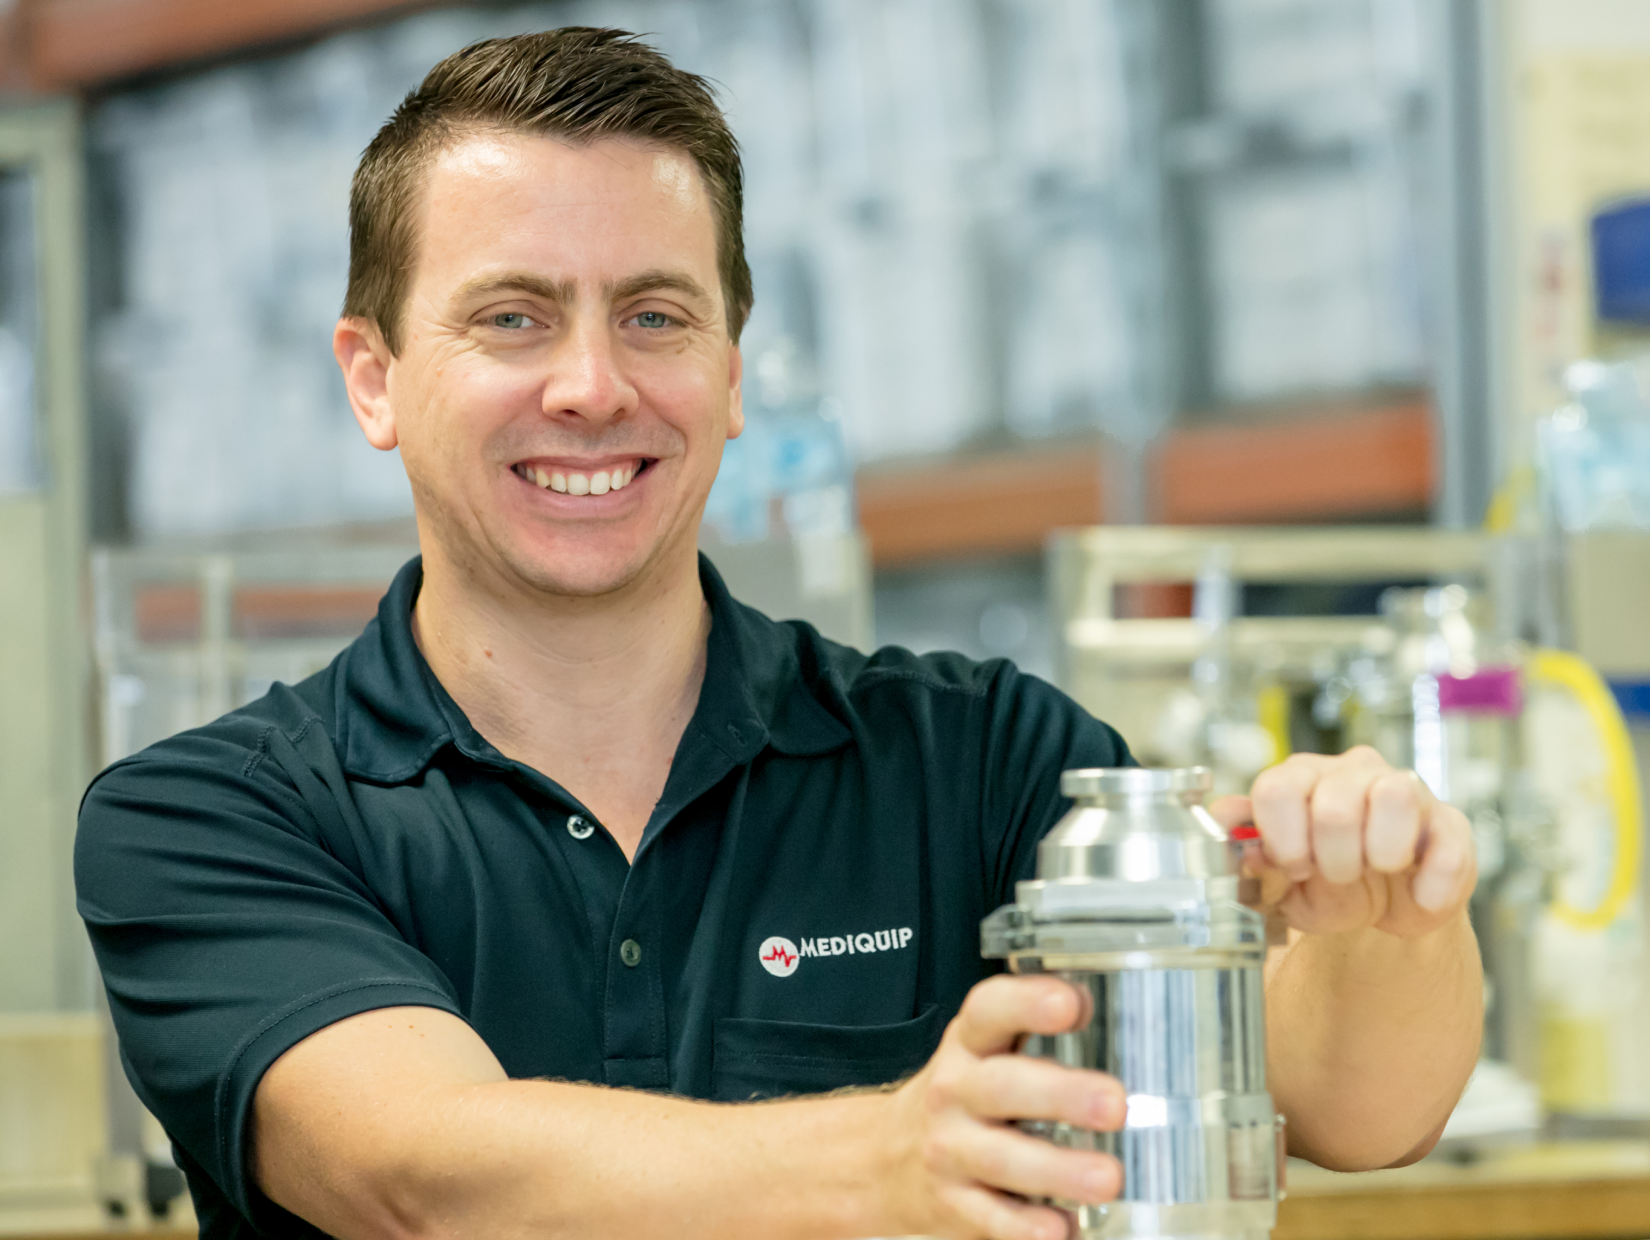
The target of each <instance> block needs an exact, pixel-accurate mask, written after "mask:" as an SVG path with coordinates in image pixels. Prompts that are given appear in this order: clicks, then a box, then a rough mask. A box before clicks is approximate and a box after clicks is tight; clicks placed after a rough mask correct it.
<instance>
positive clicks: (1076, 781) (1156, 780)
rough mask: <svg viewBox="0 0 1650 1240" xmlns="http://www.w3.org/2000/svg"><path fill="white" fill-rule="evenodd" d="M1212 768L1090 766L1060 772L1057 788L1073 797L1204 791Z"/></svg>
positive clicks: (1075, 799)
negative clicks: (1084, 768)
mask: <svg viewBox="0 0 1650 1240" xmlns="http://www.w3.org/2000/svg"><path fill="white" fill-rule="evenodd" d="M1213 786H1214V772H1213V771H1211V770H1210V769H1209V768H1208V767H1206V766H1182V767H1173V768H1157V769H1150V768H1147V767H1138V766H1119V767H1090V768H1088V769H1087V770H1077V771H1066V772H1064V773H1063V774H1062V775H1061V776H1060V792H1061V793H1062V794H1063V795H1065V796H1068V797H1070V798H1072V800H1074V801H1077V800H1082V801H1087V800H1094V799H1106V798H1110V797H1140V796H1165V795H1167V796H1181V795H1183V794H1185V793H1189V792H1195V793H1207V792H1208V791H1209V789H1210V788H1212V787H1213Z"/></svg>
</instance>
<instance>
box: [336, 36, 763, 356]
mask: <svg viewBox="0 0 1650 1240" xmlns="http://www.w3.org/2000/svg"><path fill="white" fill-rule="evenodd" d="M488 130H502V131H505V132H516V133H531V134H545V135H549V136H553V137H558V138H565V139H567V140H569V141H573V142H595V141H598V140H600V139H603V138H629V139H632V140H634V141H639V142H647V143H652V144H655V145H658V146H663V147H668V148H670V149H672V150H678V151H681V152H683V153H684V154H687V155H689V156H691V157H692V158H693V161H694V163H695V164H697V165H698V167H699V174H700V176H702V177H703V178H704V182H705V190H706V192H707V194H708V195H709V197H710V206H711V212H712V214H713V216H714V218H715V223H716V263H717V269H718V274H719V275H720V277H721V282H722V299H723V301H724V302H725V303H726V310H727V323H728V334H729V335H730V336H732V337H733V339H734V341H735V342H737V341H738V339H739V333H740V331H741V330H742V329H743V328H744V326H745V320H746V318H747V317H749V315H750V311H751V302H752V299H753V296H752V291H751V273H750V267H749V266H748V265H747V264H746V262H745V241H744V206H743V199H744V171H743V169H742V167H741V165H740V162H739V144H738V142H737V141H735V139H734V136H733V131H732V130H730V129H729V128H728V122H727V119H726V118H725V117H724V116H723V115H722V110H721V109H720V108H719V107H717V105H716V96H715V94H714V92H713V91H712V89H711V86H710V84H709V83H708V82H707V81H705V79H704V78H702V77H699V76H698V75H697V74H693V73H687V72H684V71H683V70H681V69H678V68H676V67H675V66H674V65H672V64H671V63H670V61H668V60H667V59H665V57H664V56H663V55H661V54H660V53H659V52H658V51H656V50H655V49H654V48H652V47H649V46H648V45H647V44H646V43H643V42H642V41H641V40H640V39H639V38H637V37H636V36H635V35H633V34H629V33H627V32H625V31H623V30H603V29H597V28H595V27H590V26H567V27H564V28H562V29H560V30H547V31H543V32H541V33H537V34H523V35H517V36H515V37H513V38H509V39H485V40H483V41H482V42H480V43H473V44H471V45H470V46H469V47H467V48H465V49H464V50H463V51H461V52H455V53H454V54H453V55H451V56H449V57H447V59H445V60H443V61H442V62H441V63H440V64H438V65H436V67H435V68H433V69H431V70H430V72H429V75H428V76H427V77H425V79H424V81H423V84H422V85H420V86H419V88H418V89H417V90H415V91H413V92H412V93H411V94H409V95H408V96H407V97H406V98H405V99H404V100H402V101H401V106H400V107H398V108H397V109H396V110H395V115H394V116H392V117H390V119H389V120H388V121H387V122H386V123H385V125H384V127H383V128H382V129H380V130H379V131H378V136H377V137H375V138H374V139H373V140H372V142H371V144H370V145H368V147H367V149H366V151H365V152H364V153H363V154H362V156H361V163H360V165H359V166H358V167H357V168H356V170H355V179H354V180H353V181H352V182H351V184H350V199H349V234H350V237H349V288H348V290H347V291H346V292H345V294H344V314H345V315H346V316H349V317H357V318H363V319H370V320H372V321H373V322H374V323H376V324H377V325H378V330H379V331H380V332H381V333H383V336H384V341H385V343H386V344H387V345H388V346H389V348H390V352H392V353H399V352H400V351H401V328H402V320H403V317H404V315H405V310H406V301H407V285H408V281H409V280H410V279H411V276H412V270H413V263H414V258H415V254H414V251H415V247H416V244H417V235H416V224H415V216H416V212H417V206H418V191H419V189H420V186H421V184H422V181H423V178H424V173H425V171H426V170H427V169H428V167H429V165H430V162H431V160H433V159H434V158H435V156H436V155H437V154H438V153H439V152H441V151H442V150H444V149H446V148H447V147H449V146H451V145H452V144H453V143H454V142H455V141H457V140H458V139H460V138H461V137H463V136H464V135H466V134H467V133H473V132H485V131H488Z"/></svg>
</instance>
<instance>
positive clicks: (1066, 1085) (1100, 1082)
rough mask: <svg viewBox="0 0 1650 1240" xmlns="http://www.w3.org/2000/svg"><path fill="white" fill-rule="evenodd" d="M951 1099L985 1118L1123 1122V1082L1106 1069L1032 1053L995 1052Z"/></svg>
mask: <svg viewBox="0 0 1650 1240" xmlns="http://www.w3.org/2000/svg"><path fill="white" fill-rule="evenodd" d="M950 1099H951V1100H952V1101H954V1102H956V1103H957V1104H958V1105H960V1106H962V1107H963V1108H964V1109H965V1110H967V1111H968V1112H969V1113H970V1114H971V1115H974V1116H976V1117H978V1118H980V1119H989V1120H1013V1119H1040V1120H1058V1121H1060V1122H1061V1123H1066V1124H1074V1125H1076V1126H1077V1127H1079V1128H1091V1129H1098V1130H1110V1129H1114V1128H1120V1127H1122V1125H1123V1117H1124V1114H1125V1113H1126V1112H1127V1109H1128V1099H1127V1098H1126V1097H1125V1096H1124V1093H1123V1084H1122V1082H1121V1081H1119V1080H1117V1078H1116V1077H1112V1076H1107V1075H1106V1074H1105V1073H1103V1072H1085V1071H1080V1070H1077V1069H1074V1068H1067V1067H1063V1066H1061V1065H1060V1064H1057V1063H1054V1062H1053V1061H1051V1060H1047V1059H1037V1058H1034V1057H1032V1056H1027V1055H994V1056H992V1057H991V1058H989V1059H985V1060H982V1061H981V1062H980V1064H979V1065H978V1066H977V1067H976V1068H975V1069H974V1071H972V1072H970V1073H968V1074H967V1075H966V1076H963V1077H960V1078H959V1079H958V1080H957V1081H956V1082H955V1083H954V1084H953V1085H951V1086H950Z"/></svg>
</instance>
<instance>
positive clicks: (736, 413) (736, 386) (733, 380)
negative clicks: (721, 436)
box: [728, 345, 745, 439]
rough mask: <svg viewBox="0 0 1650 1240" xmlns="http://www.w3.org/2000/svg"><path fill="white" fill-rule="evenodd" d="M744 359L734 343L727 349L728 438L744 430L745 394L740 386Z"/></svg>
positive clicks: (743, 374) (737, 436)
mask: <svg viewBox="0 0 1650 1240" xmlns="http://www.w3.org/2000/svg"><path fill="white" fill-rule="evenodd" d="M744 377H745V359H744V357H743V356H742V355H741V354H740V352H739V346H738V345H734V346H732V347H731V348H730V349H729V350H728V438H729V439H738V438H739V436H740V435H741V434H743V433H744V430H745V396H744V389H743V388H742V387H741V383H742V382H743V380H744Z"/></svg>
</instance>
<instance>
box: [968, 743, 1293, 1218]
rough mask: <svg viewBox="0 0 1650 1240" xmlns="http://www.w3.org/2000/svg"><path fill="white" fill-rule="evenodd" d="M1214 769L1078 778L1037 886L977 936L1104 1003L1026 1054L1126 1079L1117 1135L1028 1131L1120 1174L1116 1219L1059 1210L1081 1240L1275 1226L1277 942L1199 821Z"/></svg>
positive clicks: (1103, 1211) (1112, 1211)
mask: <svg viewBox="0 0 1650 1240" xmlns="http://www.w3.org/2000/svg"><path fill="white" fill-rule="evenodd" d="M1209 786H1210V773H1209V771H1208V770H1207V769H1206V768H1204V767H1192V768H1189V769H1185V770H1086V771H1067V772H1065V774H1064V775H1063V776H1062V777H1061V780H1060V789H1061V791H1062V792H1063V793H1065V795H1066V796H1068V797H1071V798H1073V799H1074V800H1075V802H1076V804H1075V805H1073V806H1072V809H1071V811H1070V812H1069V813H1068V814H1067V815H1066V816H1065V817H1064V818H1062V819H1061V820H1060V822H1059V823H1058V824H1057V825H1056V826H1055V828H1054V829H1053V830H1052V831H1051V832H1049V834H1048V836H1047V837H1046V838H1045V839H1044V840H1043V842H1042V843H1041V845H1040V846H1039V848H1038V853H1037V877H1036V878H1035V879H1032V880H1030V881H1028V882H1022V883H1020V884H1019V885H1018V887H1017V888H1016V891H1015V895H1016V903H1014V904H1010V905H1005V906H1004V907H1002V908H1000V909H998V910H997V911H996V912H995V913H992V914H991V916H989V917H987V918H986V919H985V921H984V922H983V923H982V924H981V927H980V935H981V942H982V945H983V952H984V954H985V955H986V956H987V957H994V958H998V959H1006V960H1007V961H1008V965H1009V968H1010V969H1012V970H1013V971H1014V972H1016V973H1053V974H1058V975H1059V976H1060V977H1062V978H1065V979H1066V980H1068V981H1070V982H1072V983H1074V984H1075V985H1078V986H1081V987H1083V988H1084V989H1085V990H1087V991H1088V993H1089V996H1090V998H1091V999H1092V1000H1093V1015H1092V1018H1091V1019H1090V1020H1089V1022H1088V1024H1087V1025H1086V1026H1085V1027H1084V1028H1082V1029H1079V1030H1076V1031H1074V1032H1072V1033H1065V1034H1060V1035H1058V1036H1055V1037H1033V1038H1031V1039H1029V1040H1028V1041H1027V1043H1026V1045H1025V1048H1024V1052H1025V1053H1026V1054H1028V1055H1040V1056H1043V1057H1045V1058H1049V1059H1053V1060H1056V1061H1058V1062H1059V1063H1062V1064H1067V1065H1070V1066H1073V1067H1083V1068H1098V1069H1099V1070H1101V1071H1103V1072H1109V1073H1111V1074H1112V1075H1113V1076H1115V1077H1117V1078H1118V1079H1119V1080H1121V1081H1122V1082H1123V1085H1124V1088H1125V1090H1126V1091H1127V1094H1128V1114H1127V1118H1126V1120H1125V1122H1124V1126H1123V1128H1122V1130H1121V1131H1119V1132H1115V1133H1112V1132H1090V1131H1088V1130H1085V1129H1078V1128H1073V1127H1071V1126H1069V1125H1065V1124H1042V1123H1037V1124H1027V1125H1026V1127H1027V1128H1028V1129H1029V1130H1030V1131H1034V1132H1037V1133H1039V1134H1040V1135H1043V1136H1046V1137H1048V1138H1049V1139H1050V1140H1052V1141H1054V1142H1056V1143H1057V1144H1060V1145H1065V1146H1071V1147H1075V1148H1080V1149H1096V1150H1104V1151H1106V1152H1108V1153H1110V1154H1113V1155H1115V1156H1116V1157H1117V1158H1118V1159H1119V1160H1120V1161H1121V1163H1122V1165H1123V1190H1122V1193H1121V1195H1120V1196H1119V1198H1118V1199H1117V1200H1116V1201H1115V1202H1113V1203H1111V1204H1110V1205H1107V1206H1085V1205H1079V1204H1078V1203H1075V1202H1056V1203H1055V1204H1057V1205H1061V1206H1064V1207H1065V1208H1067V1209H1070V1210H1071V1211H1072V1212H1073V1213H1074V1214H1075V1215H1076V1216H1077V1221H1078V1225H1079V1226H1080V1228H1081V1229H1082V1235H1083V1236H1084V1237H1085V1238H1092V1237H1101V1236H1104V1237H1108V1238H1109V1237H1121V1236H1159V1237H1194V1236H1195V1237H1215V1236H1222V1237H1226V1236H1246V1237H1254V1240H1264V1237H1265V1236H1266V1235H1267V1233H1269V1232H1270V1231H1271V1229H1272V1227H1273V1225H1274V1224H1275V1223H1276V1221H1277V1202H1278V1197H1279V1196H1280V1192H1279V1174H1278V1173H1279V1169H1280V1161H1279V1160H1280V1158H1281V1154H1280V1146H1281V1144H1282V1142H1281V1140H1280V1134H1281V1130H1282V1120H1281V1119H1280V1118H1279V1117H1278V1116H1277V1114H1276V1112H1275V1111H1274V1110H1273V1107H1272V1099H1271V1096H1270V1095H1269V1094H1268V1093H1267V1092H1266V1025H1265V996H1264V992H1263V986H1262V976H1261V971H1262V965H1263V963H1264V959H1265V953H1266V931H1265V925H1264V922H1263V920H1262V918H1261V916H1260V914H1258V913H1256V912H1255V911H1254V910H1253V909H1250V908H1248V907H1246V906H1245V905H1244V904H1243V903H1242V898H1243V897H1244V896H1248V895H1249V894H1250V890H1248V889H1246V890H1244V891H1242V892H1240V884H1244V885H1245V886H1246V888H1252V886H1253V880H1245V879H1242V878H1241V876H1240V868H1241V867H1240V856H1239V853H1238V847H1237V846H1236V845H1234V844H1233V843H1231V842H1230V841H1228V839H1227V836H1226V832H1225V831H1224V830H1223V829H1222V828H1221V826H1220V824H1219V823H1217V822H1216V821H1215V820H1214V818H1213V817H1211V816H1210V814H1209V812H1208V811H1207V810H1205V809H1204V808H1203V804H1202V802H1203V798H1204V796H1205V794H1206V793H1207V792H1208V789H1209Z"/></svg>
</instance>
